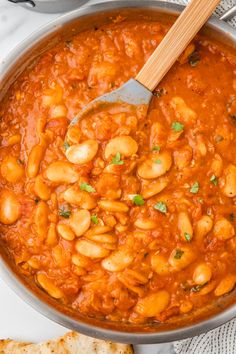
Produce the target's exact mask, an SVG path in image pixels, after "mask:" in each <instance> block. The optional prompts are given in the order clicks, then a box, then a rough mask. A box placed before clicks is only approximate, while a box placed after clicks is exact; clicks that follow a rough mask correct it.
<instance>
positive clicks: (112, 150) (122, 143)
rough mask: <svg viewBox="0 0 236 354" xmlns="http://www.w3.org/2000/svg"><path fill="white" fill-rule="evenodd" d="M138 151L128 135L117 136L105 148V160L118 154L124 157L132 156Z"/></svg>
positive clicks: (136, 145) (134, 142)
mask: <svg viewBox="0 0 236 354" xmlns="http://www.w3.org/2000/svg"><path fill="white" fill-rule="evenodd" d="M137 151H138V144H137V143H136V141H135V140H134V139H133V138H131V136H128V135H121V136H117V137H115V138H113V139H111V140H110V141H109V143H108V144H107V145H106V147H105V153H104V154H105V159H109V158H110V157H111V156H115V155H116V154H117V153H118V152H119V153H120V154H121V155H122V156H125V157H129V156H132V155H134V154H136V152H137Z"/></svg>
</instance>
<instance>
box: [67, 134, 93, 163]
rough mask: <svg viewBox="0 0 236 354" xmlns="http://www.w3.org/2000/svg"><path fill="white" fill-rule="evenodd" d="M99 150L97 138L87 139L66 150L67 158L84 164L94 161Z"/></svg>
mask: <svg viewBox="0 0 236 354" xmlns="http://www.w3.org/2000/svg"><path fill="white" fill-rule="evenodd" d="M97 151H98V143H97V141H96V140H86V141H84V142H83V143H81V144H76V145H72V146H70V147H69V148H68V149H67V150H66V157H67V159H68V160H69V161H70V162H72V163H74V164H78V165H81V164H84V163H88V162H90V161H92V159H93V158H94V157H95V156H96V154H97Z"/></svg>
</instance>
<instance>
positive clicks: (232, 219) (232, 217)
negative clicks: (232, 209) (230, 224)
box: [229, 213, 235, 221]
mask: <svg viewBox="0 0 236 354" xmlns="http://www.w3.org/2000/svg"><path fill="white" fill-rule="evenodd" d="M229 220H230V221H235V214H234V213H230V214H229Z"/></svg>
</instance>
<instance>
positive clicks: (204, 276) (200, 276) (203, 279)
mask: <svg viewBox="0 0 236 354" xmlns="http://www.w3.org/2000/svg"><path fill="white" fill-rule="evenodd" d="M211 277H212V270H211V267H210V266H209V265H207V264H206V263H201V264H199V265H198V266H197V267H196V268H195V270H194V273H193V281H194V283H195V284H198V285H203V284H206V283H208V282H209V281H210V280H211Z"/></svg>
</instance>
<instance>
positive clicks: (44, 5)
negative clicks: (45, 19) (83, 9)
mask: <svg viewBox="0 0 236 354" xmlns="http://www.w3.org/2000/svg"><path fill="white" fill-rule="evenodd" d="M8 1H10V2H14V3H15V4H20V5H22V6H24V7H25V8H26V9H29V10H33V11H38V12H46V13H58V12H65V11H71V10H74V9H77V8H78V7H80V6H82V5H84V4H85V3H86V2H88V0H8Z"/></svg>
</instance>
